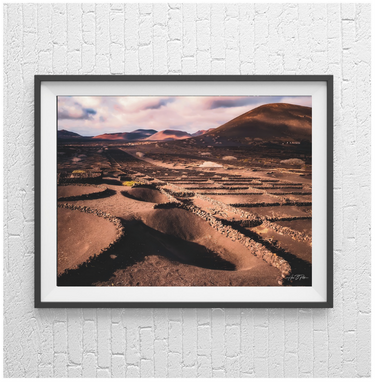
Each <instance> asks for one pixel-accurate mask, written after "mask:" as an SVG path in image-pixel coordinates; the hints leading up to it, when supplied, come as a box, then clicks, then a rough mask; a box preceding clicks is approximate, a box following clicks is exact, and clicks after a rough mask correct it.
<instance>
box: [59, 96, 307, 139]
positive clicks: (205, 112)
mask: <svg viewBox="0 0 375 384" xmlns="http://www.w3.org/2000/svg"><path fill="white" fill-rule="evenodd" d="M269 103H290V104H298V105H303V106H307V107H311V97H310V96H163V97H159V96H59V97H58V116H57V123H58V129H59V130H62V129H65V130H67V131H71V132H75V133H78V134H80V135H82V136H96V135H101V134H103V133H115V132H131V131H134V130H136V129H140V128H142V129H155V130H156V131H163V130H165V129H175V130H181V131H186V132H188V133H194V132H196V131H198V130H202V129H209V128H217V127H219V126H220V125H222V124H224V123H226V122H228V121H230V120H232V119H234V118H235V117H237V116H239V115H241V114H243V113H245V112H248V111H250V110H251V109H253V108H256V107H258V106H260V105H263V104H269Z"/></svg>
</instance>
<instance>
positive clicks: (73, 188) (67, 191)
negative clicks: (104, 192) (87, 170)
mask: <svg viewBox="0 0 375 384" xmlns="http://www.w3.org/2000/svg"><path fill="white" fill-rule="evenodd" d="M99 191H101V188H98V187H96V186H94V185H84V186H81V185H80V186H77V185H61V186H59V187H58V188H57V198H58V199H60V198H62V197H72V196H78V195H85V194H91V193H97V192H99Z"/></svg>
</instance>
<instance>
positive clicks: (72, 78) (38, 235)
mask: <svg viewBox="0 0 375 384" xmlns="http://www.w3.org/2000/svg"><path fill="white" fill-rule="evenodd" d="M116 81H117V82H118V81H121V82H135V81H136V82H147V83H150V82H176V81H182V82H228V81H230V82H244V81H245V82H247V81H249V82H296V81H298V82H324V83H325V85H326V95H327V103H326V122H327V125H326V126H327V129H326V131H327V132H326V134H327V137H326V143H327V145H326V148H325V150H326V158H327V164H326V170H327V178H326V186H327V191H326V201H327V207H326V212H327V217H326V218H325V219H326V223H327V239H326V240H327V241H326V244H327V247H326V271H327V273H326V300H325V301H319V302H303V301H298V302H278V301H275V302H228V301H226V302H217V301H214V302H172V303H171V302H154V301H153V302H126V301H124V302H107V301H98V302H96V301H95V302H91V301H90V302H69V301H45V300H42V290H41V284H42V278H43V276H42V272H41V267H42V264H41V263H42V260H41V249H42V242H43V241H44V239H43V233H42V231H41V222H42V220H43V218H42V217H41V207H42V204H43V202H42V201H41V188H42V185H41V157H42V156H41V151H42V143H41V113H42V108H43V105H42V101H41V87H42V85H43V84H44V83H45V82H56V83H60V82H103V83H104V82H107V83H111V82H116ZM34 105H35V114H34V118H35V206H34V207H35V291H34V294H35V302H34V305H35V308H332V307H333V76H332V75H207V76H206V75H191V76H190V75H35V78H34ZM280 289H282V288H280Z"/></svg>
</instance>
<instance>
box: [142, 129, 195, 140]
mask: <svg viewBox="0 0 375 384" xmlns="http://www.w3.org/2000/svg"><path fill="white" fill-rule="evenodd" d="M190 137H191V135H190V134H189V133H187V132H184V131H176V130H172V129H166V130H164V131H160V132H157V133H155V134H154V135H152V136H150V137H148V138H147V140H155V141H172V140H182V139H188V138H190Z"/></svg>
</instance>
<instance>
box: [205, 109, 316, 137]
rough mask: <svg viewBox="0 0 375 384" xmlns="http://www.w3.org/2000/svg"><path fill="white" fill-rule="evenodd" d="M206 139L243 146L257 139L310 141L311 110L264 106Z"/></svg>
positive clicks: (225, 125)
mask: <svg viewBox="0 0 375 384" xmlns="http://www.w3.org/2000/svg"><path fill="white" fill-rule="evenodd" d="M203 136H204V137H207V138H208V137H210V136H211V137H215V138H216V139H217V140H237V141H238V140H239V141H243V142H245V141H252V140H254V139H261V140H264V141H272V140H278V141H280V140H282V141H302V140H308V141H311V108H310V107H303V106H300V105H294V104H286V103H274V104H265V105H262V106H260V107H257V108H254V109H252V110H251V111H249V112H246V113H244V114H242V115H240V116H238V117H236V118H234V119H233V120H230V121H229V122H227V123H225V124H223V125H221V126H220V127H218V128H216V129H214V130H212V131H210V132H208V133H205V134H204V135H203Z"/></svg>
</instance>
